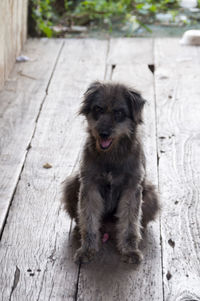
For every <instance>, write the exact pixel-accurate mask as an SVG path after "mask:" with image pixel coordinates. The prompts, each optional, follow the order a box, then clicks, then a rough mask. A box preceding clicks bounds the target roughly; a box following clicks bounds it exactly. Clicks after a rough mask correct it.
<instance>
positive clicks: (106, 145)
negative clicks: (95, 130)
mask: <svg viewBox="0 0 200 301" xmlns="http://www.w3.org/2000/svg"><path fill="white" fill-rule="evenodd" d="M112 141H113V139H112V138H108V139H101V138H100V140H99V144H100V147H101V149H103V150H107V149H109V148H110V146H111V144H112Z"/></svg>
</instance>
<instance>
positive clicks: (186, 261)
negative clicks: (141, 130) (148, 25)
mask: <svg viewBox="0 0 200 301" xmlns="http://www.w3.org/2000/svg"><path fill="white" fill-rule="evenodd" d="M164 58H166V59H165V60H164ZM155 59H156V65H155V67H156V73H155V80H156V108H157V130H158V147H159V148H158V150H159V153H158V155H159V187H160V191H161V199H162V200H163V213H162V219H161V221H162V224H161V225H162V227H161V230H162V231H161V234H162V245H163V246H162V249H163V276H164V278H163V281H164V296H165V299H164V300H169V301H171V300H179V301H183V300H200V257H199V254H200V223H199V215H200V206H199V202H200V197H199V186H200V164H199V159H200V155H199V154H200V143H199V139H200V134H199V133H200V122H199V117H200V99H199V95H200V85H199V83H200V49H199V48H198V47H191V46H186V47H183V46H180V44H179V41H178V39H168V40H165V39H164V40H163V39H157V40H156V44H155Z"/></svg>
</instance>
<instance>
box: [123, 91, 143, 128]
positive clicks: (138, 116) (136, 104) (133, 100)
mask: <svg viewBox="0 0 200 301" xmlns="http://www.w3.org/2000/svg"><path fill="white" fill-rule="evenodd" d="M127 99H128V105H129V108H130V112H131V118H132V119H133V121H134V122H135V123H136V124H139V123H142V111H143V107H144V104H145V103H146V100H145V99H144V98H142V96H141V94H140V93H139V92H137V91H135V90H133V89H128V91H127Z"/></svg>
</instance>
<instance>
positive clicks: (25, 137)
mask: <svg viewBox="0 0 200 301" xmlns="http://www.w3.org/2000/svg"><path fill="white" fill-rule="evenodd" d="M61 46H62V42H61V41H55V40H51V41H47V40H40V41H39V40H29V42H28V43H27V45H26V47H25V53H26V54H27V55H28V56H29V57H30V58H31V61H29V62H26V63H23V64H22V63H21V64H16V66H15V69H14V71H13V72H12V74H11V75H10V80H9V81H8V82H7V83H6V84H5V88H4V90H3V91H2V92H0V102H1V106H0V117H1V119H0V142H1V148H0V232H1V231H2V228H3V224H4V221H5V217H6V214H7V211H8V208H9V205H10V202H11V199H12V195H13V193H14V190H15V187H16V183H17V181H18V178H19V174H20V172H21V169H22V166H23V163H24V159H25V156H26V153H27V147H28V145H29V143H30V140H31V137H32V135H33V132H34V128H35V122H36V119H37V116H38V113H39V110H40V106H41V104H42V102H43V99H44V97H45V96H46V89H47V87H48V83H49V80H50V77H51V73H52V71H53V68H54V66H55V62H56V59H57V57H58V54H59V51H60V49H61ZM47 49H48V51H47ZM41 60H42V63H43V64H42V68H41Z"/></svg>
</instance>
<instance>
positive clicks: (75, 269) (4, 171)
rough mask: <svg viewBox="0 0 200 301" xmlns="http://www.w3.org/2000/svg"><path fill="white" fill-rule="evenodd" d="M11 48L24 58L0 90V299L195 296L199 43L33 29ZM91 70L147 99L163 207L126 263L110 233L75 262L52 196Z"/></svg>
mask: <svg viewBox="0 0 200 301" xmlns="http://www.w3.org/2000/svg"><path fill="white" fill-rule="evenodd" d="M23 53H24V54H25V55H27V56H28V57H30V59H31V60H30V61H28V62H26V63H19V64H17V65H16V66H15V68H14V70H13V72H12V74H11V75H10V78H9V80H8V82H7V83H6V85H5V88H4V90H3V91H2V92H0V229H1V246H0V288H1V290H0V300H2V301H7V300H8V301H10V300H18V301H32V300H33V301H39V300H40V301H46V300H55V301H60V300H79V301H88V300H91V301H112V300H113V301H118V300H119V301H125V300H133V301H162V300H165V301H198V300H200V194H199V193H200V48H198V47H191V46H180V44H179V41H178V39H156V40H152V39H113V40H112V39H111V40H110V41H107V40H101V41H100V40H89V39H88V40H87V39H86V40H75V39H74V40H72V39H71V40H70V39H69V40H47V39H41V40H29V41H28V42H27V44H26V47H25V50H24V52H23ZM96 79H98V80H113V81H120V82H125V83H129V84H131V85H132V86H133V87H135V88H137V89H139V90H140V91H141V92H142V93H143V95H144V97H145V98H146V99H147V100H148V105H147V106H146V109H145V138H144V145H145V151H146V155H147V170H148V175H149V178H151V180H152V181H153V182H154V184H155V185H157V187H158V189H159V192H160V197H161V202H162V207H163V208H162V214H161V217H160V219H158V220H157V222H154V223H152V224H150V225H149V227H148V231H147V234H146V236H145V238H144V241H143V243H142V246H141V248H142V249H143V253H144V261H143V262H142V264H141V265H140V266H137V267H135V266H133V265H126V264H124V263H121V262H120V261H119V255H118V253H117V252H116V249H115V247H114V246H113V245H112V242H111V241H110V242H109V241H108V242H107V243H106V244H104V245H103V246H102V249H101V251H100V253H99V254H98V255H97V257H96V260H95V262H93V263H91V264H89V265H82V266H78V265H75V264H74V263H73V262H72V256H73V253H74V249H75V247H76V242H75V241H73V239H72V235H70V234H71V230H72V226H73V225H71V221H70V219H69V218H68V217H67V216H66V214H65V213H64V212H63V210H62V208H61V207H60V199H61V195H62V182H63V180H64V179H65V178H66V176H68V175H70V174H71V173H72V172H73V171H74V170H75V169H77V168H78V164H79V159H80V154H81V149H82V145H83V142H84V138H85V133H84V128H85V123H84V121H83V119H81V118H80V117H78V116H77V111H78V108H79V105H80V102H81V97H82V94H83V92H84V91H85V89H86V88H87V86H88V85H89V83H90V82H91V81H93V80H96ZM46 163H48V164H49V165H51V168H44V167H45V166H46ZM49 167H50V166H49Z"/></svg>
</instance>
